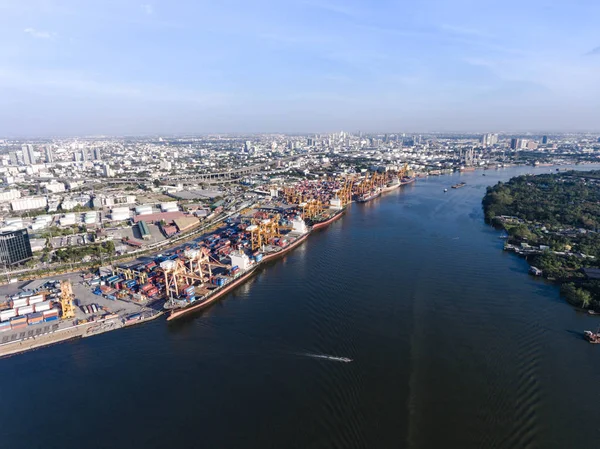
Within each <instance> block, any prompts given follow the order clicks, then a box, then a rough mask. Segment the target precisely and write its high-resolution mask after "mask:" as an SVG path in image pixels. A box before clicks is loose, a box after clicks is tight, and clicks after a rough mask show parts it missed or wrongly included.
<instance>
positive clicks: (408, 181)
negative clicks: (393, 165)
mask: <svg viewBox="0 0 600 449" xmlns="http://www.w3.org/2000/svg"><path fill="white" fill-rule="evenodd" d="M416 180H417V178H416V177H414V176H412V177H408V176H405V177H404V178H402V179H401V180H400V185H401V186H405V185H406V184H412V183H413V182H415V181H416Z"/></svg>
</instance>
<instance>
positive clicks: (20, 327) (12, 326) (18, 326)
mask: <svg viewBox="0 0 600 449" xmlns="http://www.w3.org/2000/svg"><path fill="white" fill-rule="evenodd" d="M25 327H27V321H25V322H24V323H19V324H12V325H11V328H12V329H23V328H25Z"/></svg>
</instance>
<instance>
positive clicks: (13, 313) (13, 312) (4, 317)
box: [0, 309, 17, 322]
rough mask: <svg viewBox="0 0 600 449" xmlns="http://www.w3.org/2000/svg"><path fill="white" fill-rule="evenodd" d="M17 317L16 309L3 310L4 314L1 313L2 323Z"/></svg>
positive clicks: (0, 319)
mask: <svg viewBox="0 0 600 449" xmlns="http://www.w3.org/2000/svg"><path fill="white" fill-rule="evenodd" d="M16 316H17V310H16V309H8V310H3V311H2V312H0V321H2V322H5V321H6V322H8V321H9V320H10V319H11V318H14V317H16Z"/></svg>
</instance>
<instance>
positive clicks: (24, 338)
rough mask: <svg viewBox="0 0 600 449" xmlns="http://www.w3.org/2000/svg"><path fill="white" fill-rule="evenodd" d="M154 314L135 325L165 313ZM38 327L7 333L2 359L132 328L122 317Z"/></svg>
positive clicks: (144, 317) (0, 350)
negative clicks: (68, 324) (62, 325)
mask: <svg viewBox="0 0 600 449" xmlns="http://www.w3.org/2000/svg"><path fill="white" fill-rule="evenodd" d="M153 312H154V313H150V314H146V315H143V316H142V318H141V319H140V320H138V321H137V322H136V323H135V324H139V323H143V322H146V321H151V320H155V319H156V318H158V317H159V316H161V315H163V313H164V312H163V311H153ZM44 324H46V325H45V326H44V325H39V326H36V328H35V329H26V330H25V329H24V330H23V331H19V332H13V333H11V332H6V333H7V334H8V335H4V336H3V337H2V341H3V343H1V344H0V358H2V357H8V356H11V355H15V354H19V353H21V352H26V351H30V350H33V349H37V348H41V347H43V346H49V345H54V344H57V343H62V342H65V341H69V340H74V339H77V338H86V337H91V336H93V335H99V334H103V333H104V332H108V331H112V330H116V329H120V328H123V327H130V326H128V325H126V324H125V321H124V320H123V319H122V317H119V318H113V319H109V320H97V321H91V322H88V323H83V324H76V325H71V326H68V327H61V324H62V323H55V324H48V323H44Z"/></svg>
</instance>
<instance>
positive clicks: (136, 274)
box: [113, 267, 148, 284]
mask: <svg viewBox="0 0 600 449" xmlns="http://www.w3.org/2000/svg"><path fill="white" fill-rule="evenodd" d="M115 274H122V275H123V276H125V279H128V280H129V279H139V281H140V284H145V283H146V282H147V281H148V273H146V272H145V271H139V270H134V269H133V268H122V267H116V268H113V275H115Z"/></svg>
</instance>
